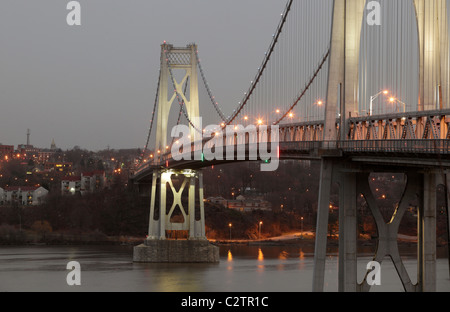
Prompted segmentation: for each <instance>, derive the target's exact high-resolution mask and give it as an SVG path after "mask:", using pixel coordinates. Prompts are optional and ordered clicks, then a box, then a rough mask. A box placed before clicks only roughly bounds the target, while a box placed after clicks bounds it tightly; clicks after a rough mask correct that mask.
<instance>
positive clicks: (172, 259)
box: [133, 239, 219, 263]
mask: <svg viewBox="0 0 450 312" xmlns="http://www.w3.org/2000/svg"><path fill="white" fill-rule="evenodd" d="M133 261H134V262H153V263H217V262H219V247H217V246H214V245H212V244H210V243H209V242H208V241H207V240H156V239H147V240H145V241H144V243H143V244H141V245H138V246H135V247H134V250H133Z"/></svg>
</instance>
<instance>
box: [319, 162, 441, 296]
mask: <svg viewBox="0 0 450 312" xmlns="http://www.w3.org/2000/svg"><path fill="white" fill-rule="evenodd" d="M371 172H378V173H383V172H384V173H387V172H389V173H392V172H396V173H403V174H405V176H406V187H405V189H404V191H403V193H402V196H401V199H400V201H399V202H398V205H397V206H396V208H395V211H394V213H393V215H392V218H391V220H390V221H389V222H385V220H384V219H383V216H382V214H381V211H380V207H379V206H378V204H377V202H376V200H375V198H376V197H375V195H374V193H373V192H372V190H371V189H370V186H369V175H370V173H371ZM447 176H448V175H447ZM444 179H447V177H445V176H443V175H442V172H440V171H439V170H436V169H433V168H423V167H415V166H410V167H405V166H404V165H403V167H398V166H392V165H391V166H389V165H382V164H381V165H375V164H368V163H364V164H363V163H355V162H349V161H338V160H333V159H324V160H323V161H322V170H321V182H320V191H319V207H318V209H319V210H318V217H317V228H316V247H315V261H314V264H315V268H314V277H313V291H323V287H324V278H325V261H326V249H327V236H328V216H329V212H328V211H329V204H330V190H331V185H332V182H336V183H337V184H338V185H339V273H338V285H339V286H338V287H339V291H346V292H357V291H358V292H364V291H369V290H370V288H371V286H370V285H369V283H368V282H367V278H368V273H369V272H367V273H366V274H365V276H364V278H363V280H362V282H360V283H359V282H358V280H357V226H358V222H357V209H358V206H357V199H358V198H359V197H364V199H365V201H366V203H367V206H368V208H369V210H370V211H371V213H372V216H373V218H374V220H375V224H376V228H377V237H378V238H377V246H376V252H375V255H374V257H373V260H374V261H377V262H378V263H380V264H381V263H382V261H383V259H384V258H385V257H389V258H390V259H391V260H392V262H393V264H394V267H395V269H396V271H397V274H398V276H399V279H400V281H401V282H402V285H403V288H404V290H405V291H407V292H417V291H423V292H434V291H436V198H437V195H436V190H437V186H438V184H445V180H444ZM413 201H415V202H417V203H418V207H417V283H416V284H413V283H412V281H411V279H410V276H409V275H408V272H407V271H406V269H405V266H404V264H403V261H402V259H401V256H400V252H399V248H398V241H397V238H398V234H399V233H398V230H399V225H400V222H401V220H402V218H403V216H404V214H405V212H406V211H407V209H408V208H409V207H410V204H411V202H413Z"/></svg>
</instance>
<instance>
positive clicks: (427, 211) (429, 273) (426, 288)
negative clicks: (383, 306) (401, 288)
mask: <svg viewBox="0 0 450 312" xmlns="http://www.w3.org/2000/svg"><path fill="white" fill-rule="evenodd" d="M436 186H437V183H436V174H434V173H428V172H427V173H424V174H423V181H422V191H423V193H422V194H421V198H420V206H419V211H418V215H417V219H418V220H417V221H418V229H419V230H418V233H417V235H418V255H419V261H418V274H419V276H418V287H419V290H420V291H423V292H435V291H436Z"/></svg>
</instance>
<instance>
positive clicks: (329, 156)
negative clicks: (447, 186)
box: [313, 0, 450, 291]
mask: <svg viewBox="0 0 450 312" xmlns="http://www.w3.org/2000/svg"><path fill="white" fill-rule="evenodd" d="M365 4H366V1H365V0H335V1H334V8H333V23H332V31H331V40H330V62H329V66H330V68H329V77H328V91H327V101H326V110H325V124H324V133H323V140H324V141H325V142H326V144H327V146H324V149H323V150H322V151H321V154H322V167H321V177H320V188H319V201H318V215H317V227H316V245H315V260H314V261H315V269H314V276H313V291H323V287H324V274H325V259H326V249H327V248H326V247H327V233H328V217H329V204H330V192H331V186H332V183H333V182H336V183H337V184H338V185H339V204H340V209H339V225H340V229H339V232H340V233H339V234H340V235H339V290H340V291H358V290H359V291H364V290H367V289H368V288H367V287H366V286H367V285H365V284H364V283H363V284H358V283H357V280H356V199H357V197H358V196H360V195H363V196H364V198H365V199H366V202H367V203H368V206H369V208H370V209H371V211H372V214H373V215H374V218H375V220H376V223H377V229H378V235H379V238H378V248H377V254H376V255H375V257H374V259H375V260H379V261H381V260H382V259H383V257H384V256H390V257H391V259H392V260H393V262H394V265H395V267H396V269H397V272H398V274H399V277H400V280H401V281H402V283H403V286H404V289H405V290H406V291H434V290H436V231H435V230H436V212H435V206H436V187H437V185H438V184H439V181H440V180H442V179H441V175H440V174H438V173H437V172H436V171H435V169H433V168H431V167H430V168H427V167H426V166H425V167H420V165H419V167H417V164H415V165H403V166H402V167H400V166H398V165H397V166H396V165H395V164H391V165H386V164H385V163H384V164H383V163H381V162H380V163H378V164H377V163H376V161H375V162H374V163H365V164H362V163H361V164H357V163H354V162H352V161H351V160H346V159H345V158H344V157H342V153H341V151H340V150H339V146H338V144H340V143H341V142H344V141H347V140H350V138H349V127H350V126H349V123H348V118H350V117H357V116H358V115H359V105H358V101H359V100H358V79H359V78H358V68H359V55H360V41H361V30H362V23H363V22H364V16H365ZM414 5H415V9H416V19H417V25H418V26H417V31H418V36H419V46H418V49H419V52H420V53H419V62H420V63H419V86H418V87H419V101H418V102H419V106H418V110H419V111H426V110H439V109H444V108H448V107H449V105H450V103H449V69H448V67H449V60H448V56H449V42H448V30H447V7H446V1H445V0H430V1H429V0H414ZM425 122H426V120H423V122H422V124H421V122H418V124H417V125H416V126H417V127H424V126H425ZM337 125H339V126H337ZM333 144H334V145H333ZM331 145H333V146H334V147H335V148H334V149H333V146H331ZM330 147H331V148H330ZM391 170H392V171H391ZM369 172H397V173H403V174H405V176H406V177H407V180H408V183H407V187H406V189H405V192H404V194H403V196H402V200H401V201H400V203H399V207H397V210H396V213H395V214H394V216H393V219H392V220H391V222H390V223H389V224H386V223H385V222H384V221H383V220H382V218H381V217H380V212H379V209H378V207H377V206H376V203H375V202H374V200H373V194H372V193H371V191H370V189H369V187H368V182H367V179H368V173H369ZM415 196H418V201H419V208H418V225H417V229H418V231H417V232H418V258H417V260H418V278H417V281H418V282H417V284H415V285H413V284H412V283H411V280H410V279H409V276H408V274H407V273H406V271H405V269H404V266H403V263H402V261H401V258H400V256H399V254H398V246H397V234H398V223H399V222H400V220H401V216H402V215H403V213H404V210H405V209H406V208H405V205H407V204H408V202H409V201H411V200H413V199H414V197H415Z"/></svg>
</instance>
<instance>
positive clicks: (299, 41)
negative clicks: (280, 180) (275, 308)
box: [132, 0, 450, 291]
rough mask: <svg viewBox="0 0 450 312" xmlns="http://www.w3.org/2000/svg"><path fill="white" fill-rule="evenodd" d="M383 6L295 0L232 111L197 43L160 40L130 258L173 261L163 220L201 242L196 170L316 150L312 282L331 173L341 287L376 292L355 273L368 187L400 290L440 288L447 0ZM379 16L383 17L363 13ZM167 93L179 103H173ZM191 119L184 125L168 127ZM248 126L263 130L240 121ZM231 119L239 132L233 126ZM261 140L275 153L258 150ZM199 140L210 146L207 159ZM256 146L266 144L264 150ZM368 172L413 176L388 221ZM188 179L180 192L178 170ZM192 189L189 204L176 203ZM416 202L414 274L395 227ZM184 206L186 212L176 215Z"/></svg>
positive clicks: (320, 257) (322, 249) (449, 101)
mask: <svg viewBox="0 0 450 312" xmlns="http://www.w3.org/2000/svg"><path fill="white" fill-rule="evenodd" d="M379 3H380V4H381V9H380V12H376V11H375V12H373V11H371V10H376V9H377V8H366V1H364V0H334V1H333V0H314V1H311V0H289V1H287V4H286V7H285V9H284V11H283V12H282V14H281V19H280V22H279V24H278V26H277V28H276V30H275V32H274V33H273V34H272V39H271V41H270V44H269V47H268V49H267V51H266V52H265V53H264V55H263V56H262V62H261V63H260V65H259V67H258V68H257V70H256V74H255V76H253V78H252V79H249V85H248V86H246V90H247V91H246V92H244V93H243V94H242V97H241V98H240V100H239V101H237V103H236V104H235V106H234V109H233V110H230V109H229V104H228V103H226V104H227V105H224V104H223V103H220V101H219V99H218V98H217V97H216V96H215V95H214V92H213V89H212V88H211V87H210V84H209V82H208V80H207V77H206V72H205V70H204V68H203V64H202V63H201V59H200V58H199V51H198V47H197V45H196V44H189V45H187V46H186V47H181V48H179V47H174V46H172V45H171V44H168V43H166V42H164V43H163V44H162V45H161V60H160V61H161V64H160V72H159V78H158V85H157V92H156V96H155V101H154V106H153V112H152V117H151V121H150V128H149V131H148V134H147V141H146V144H145V147H144V149H143V151H142V155H141V159H140V161H139V163H137V164H136V169H135V172H134V174H133V176H132V180H133V181H134V182H135V183H136V184H145V183H147V184H149V185H151V187H150V193H151V204H150V222H149V235H148V239H147V240H146V242H145V243H144V244H143V245H142V246H140V248H141V249H139V250H135V260H136V261H169V260H167V257H166V258H164V256H161V255H162V254H164V252H165V251H164V250H158V249H157V248H166V247H164V246H163V245H162V244H163V243H162V242H164V241H167V237H166V231H167V230H172V231H174V230H175V231H176V230H183V231H188V233H189V239H188V240H187V242H188V243H191V244H192V243H193V242H205V241H206V237H205V223H204V207H203V188H204V186H203V179H202V170H201V169H202V168H204V167H208V166H211V165H219V164H222V163H227V162H234V161H259V162H261V163H267V162H273V161H278V159H314V160H320V161H321V163H322V169H321V177H320V190H319V205H318V217H317V227H316V249H315V271H314V277H313V290H314V291H322V290H323V286H324V274H325V260H326V249H327V248H326V247H327V229H328V213H329V211H328V210H329V209H328V206H329V203H330V190H331V184H332V183H333V182H337V183H338V184H339V196H340V200H339V203H340V209H339V214H340V216H339V228H340V229H339V231H340V235H339V290H341V291H367V290H369V289H370V287H369V286H368V283H366V278H367V277H365V278H364V280H363V281H362V282H359V281H358V280H357V276H356V257H357V252H356V236H357V235H356V233H357V232H356V229H357V220H356V215H357V214H356V211H357V202H356V200H357V198H358V197H360V195H362V196H363V197H364V198H365V200H366V202H367V204H368V206H369V208H370V210H371V212H372V214H373V216H374V219H375V221H376V224H377V230H378V247H377V251H376V254H375V255H374V260H376V261H379V262H381V261H382V260H383V258H384V257H385V256H389V257H390V258H391V259H392V261H393V263H394V265H395V268H396V270H397V273H398V275H399V278H400V280H401V282H402V284H403V287H404V289H405V291H435V290H436V209H435V208H436V188H437V186H438V185H439V184H443V185H447V182H449V181H450V180H449V178H448V177H449V175H448V173H449V169H450V148H449V147H450V146H449V144H450V125H449V124H450V97H449V95H450V94H449V89H450V84H449V83H450V79H449V73H450V72H449V70H450V68H449V40H448V23H447V21H448V17H447V6H446V1H445V0H426V1H425V0H402V1H388V0H380V1H379ZM374 13H375V14H378V13H379V14H381V15H382V23H381V25H375V26H373V25H372V23H370V21H369V22H367V19H368V18H370V17H371V16H373V14H374ZM371 25H372V26H371ZM242 57H243V58H248V59H249V61H251V60H252V59H253V56H245V55H242ZM241 74H243V73H241ZM199 81H201V83H199ZM173 103H175V104H176V105H175V106H177V107H178V108H177V109H175V110H174V111H173V113H174V114H172V113H171V107H172V104H173ZM200 104H202V105H201V106H200ZM211 116H216V117H215V118H214V117H211ZM199 117H203V118H202V119H200V118H199ZM155 124H156V125H155ZM206 124H211V125H213V126H208V127H204V126H203V125H206ZM183 125H184V129H187V134H186V133H182V132H180V131H175V136H172V135H171V134H172V130H173V129H180V127H181V126H183ZM154 126H155V127H154ZM175 126H177V128H174V127H175ZM249 126H253V128H252V129H256V130H255V131H254V132H248V133H247V132H246V131H243V130H242V129H243V128H245V127H249ZM153 128H156V132H152V129H153ZM227 129H228V130H230V129H231V130H233V129H239V131H241V132H242V131H243V133H241V132H239V131H238V130H236V132H235V133H233V132H232V131H230V132H229V133H228V134H227ZM245 129H249V128H245ZM186 137H188V138H189V140H188V143H186ZM153 142H154V143H153ZM261 146H263V147H265V148H266V150H267V152H269V151H270V152H271V155H272V158H270V159H268V158H267V157H264V156H263V154H261V153H260V149H259V147H261ZM221 147H223V149H220V148H221ZM230 147H232V149H230V150H232V152H229V153H227V148H230ZM205 148H207V149H208V150H209V151H214V155H215V156H216V157H214V158H213V159H210V158H207V157H206V158H205V156H204V154H203V152H204V150H205ZM254 150H257V151H259V152H258V153H256V156H255V153H253V152H254ZM238 151H241V152H242V154H239V153H238ZM174 153H175V154H174ZM180 155H181V156H183V157H181V158H180ZM199 155H200V156H199ZM227 156H228V157H227ZM230 156H232V157H231V158H230ZM274 156H276V159H275V158H274ZM371 172H399V173H403V174H405V176H406V180H407V185H406V189H405V191H404V193H403V194H402V197H401V200H400V202H399V203H398V206H397V209H396V211H395V214H394V215H393V218H392V220H391V222H390V223H388V224H387V223H386V222H385V221H384V220H383V218H382V217H381V215H380V210H379V208H378V206H377V204H376V202H375V201H374V195H373V194H372V192H371V190H370V187H369V184H368V183H369V182H368V178H369V174H370V173H371ZM180 177H184V178H183V179H182V182H180V184H181V187H180V188H179V189H178V190H176V188H175V187H174V183H173V179H180ZM180 181H181V180H180ZM184 190H187V193H188V203H187V207H186V208H187V209H185V207H183V204H185V203H183V202H182V200H181V197H182V193H183V191H184ZM169 193H171V194H172V197H173V203H171V204H170V203H169V202H168V196H167V194H169ZM447 193H448V192H447ZM417 199H419V208H418V259H417V260H418V270H417V274H418V276H417V283H415V284H413V283H412V282H411V279H410V277H409V275H408V273H407V272H406V270H405V268H404V265H403V262H402V260H401V257H400V254H399V251H398V246H397V235H398V227H399V223H400V221H401V219H402V217H403V214H404V213H405V211H406V209H407V207H409V203H410V202H411V201H413V200H417ZM157 202H158V203H159V206H158V205H157ZM196 202H197V203H198V205H196ZM176 209H179V210H180V211H181V213H182V215H183V219H184V221H183V222H182V223H174V222H172V221H171V217H172V215H173V213H174V211H175V210H176ZM158 244H159V245H158ZM145 246H147V247H148V246H153V247H152V248H156V250H157V252H156V254H158V255H157V256H155V255H153V254H152V255H150V253H149V252H148V251H142V250H145ZM155 246H160V247H155ZM161 246H163V247H161ZM170 248H171V247H170ZM177 248H178V247H177ZM177 250H178V249H177ZM177 250H175V251H174V254H176V252H177ZM178 251H179V250H178ZM208 252H209V251H208ZM200 254H201V253H200ZM172 256H173V255H172ZM180 257H181V258H183V256H180ZM181 258H180V259H178V260H180V261H184V260H183V259H184V258H183V259H181ZM200 258H201V257H200ZM205 258H208V259H210V258H211V257H210V254H208V255H206V256H205ZM212 258H214V257H212ZM190 260H192V261H201V259H198V258H196V259H190ZM186 261H189V260H186ZM212 261H214V259H213V260H212Z"/></svg>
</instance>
